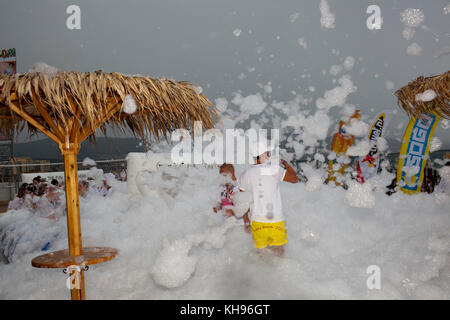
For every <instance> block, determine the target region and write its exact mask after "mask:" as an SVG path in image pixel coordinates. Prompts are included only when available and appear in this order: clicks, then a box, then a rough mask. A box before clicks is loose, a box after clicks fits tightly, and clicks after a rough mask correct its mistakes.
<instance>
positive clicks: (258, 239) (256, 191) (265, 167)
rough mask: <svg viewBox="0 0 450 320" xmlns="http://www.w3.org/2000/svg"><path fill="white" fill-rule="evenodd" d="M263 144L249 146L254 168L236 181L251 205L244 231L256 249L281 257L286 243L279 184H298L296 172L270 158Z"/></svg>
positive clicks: (246, 171)
mask: <svg viewBox="0 0 450 320" xmlns="http://www.w3.org/2000/svg"><path fill="white" fill-rule="evenodd" d="M271 152H272V148H271V147H270V146H269V145H268V144H267V142H266V141H262V142H259V143H253V144H252V145H251V153H252V156H253V157H254V158H255V160H256V164H254V165H252V166H251V167H250V168H247V169H246V170H245V171H244V172H243V173H242V174H241V176H240V177H239V179H238V187H239V189H240V190H241V191H243V192H251V193H252V195H253V201H252V205H251V206H250V208H251V209H250V210H248V211H247V212H246V213H245V214H244V216H243V218H244V222H245V229H246V231H247V232H248V233H250V232H251V233H252V236H253V241H254V243H255V246H256V248H257V249H263V248H266V247H269V248H271V249H273V250H274V252H275V253H276V254H277V255H279V256H282V255H283V254H284V244H286V243H287V242H288V240H287V234H286V229H285V224H284V220H285V219H284V216H283V211H282V206H281V194H280V186H279V184H280V182H281V181H286V182H290V183H297V182H298V177H297V174H296V172H295V170H294V169H293V168H292V167H291V166H290V165H289V164H288V163H287V162H286V161H285V160H283V159H280V160H278V159H277V158H276V157H271Z"/></svg>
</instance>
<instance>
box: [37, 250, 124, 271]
mask: <svg viewBox="0 0 450 320" xmlns="http://www.w3.org/2000/svg"><path fill="white" fill-rule="evenodd" d="M118 253H119V251H118V250H117V249H114V248H108V247H86V248H83V251H82V254H81V255H79V256H71V255H70V254H69V249H65V250H60V251H55V252H50V253H47V254H44V255H42V256H38V257H36V258H34V259H33V260H31V265H32V266H33V267H36V268H67V267H69V266H74V265H76V266H89V265H92V264H97V263H102V262H106V261H109V260H112V259H114V258H115V257H116V256H117V254H118Z"/></svg>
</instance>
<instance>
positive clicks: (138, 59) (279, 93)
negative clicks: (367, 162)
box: [0, 0, 450, 147]
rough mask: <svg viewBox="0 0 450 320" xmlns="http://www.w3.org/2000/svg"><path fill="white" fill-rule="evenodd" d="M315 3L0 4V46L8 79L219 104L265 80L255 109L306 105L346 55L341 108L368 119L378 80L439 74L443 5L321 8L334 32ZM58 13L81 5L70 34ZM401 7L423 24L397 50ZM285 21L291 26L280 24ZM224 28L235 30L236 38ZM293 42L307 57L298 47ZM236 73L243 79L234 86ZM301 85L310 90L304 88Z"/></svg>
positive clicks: (444, 37)
mask: <svg viewBox="0 0 450 320" xmlns="http://www.w3.org/2000/svg"><path fill="white" fill-rule="evenodd" d="M319 2H320V1H319V0H282V1H281V0H280V1H273V0H247V1H243V0H220V1H219V0H160V1H137V0H130V1H119V0H95V1H93V0H90V1H80V0H70V1H61V0H40V1H31V0H29V1H25V0H14V1H9V0H8V1H6V0H1V6H0V7H1V11H0V39H1V41H0V47H1V48H12V47H14V48H16V50H17V61H18V62H17V65H18V72H27V71H28V69H30V68H31V67H32V65H33V63H35V62H39V61H44V62H46V63H48V64H50V65H53V66H55V67H57V68H60V69H67V70H79V71H94V70H98V69H102V70H104V71H105V72H112V71H117V72H123V73H126V74H149V75H151V76H155V77H157V76H165V77H172V78H174V79H176V80H189V81H192V82H194V83H197V84H199V85H200V86H202V88H203V90H204V93H205V94H206V96H207V97H208V98H209V99H210V100H211V101H214V99H216V98H218V97H225V98H226V99H228V101H230V100H231V99H232V93H233V92H235V91H237V90H239V89H240V90H241V91H242V94H243V95H248V94H253V93H256V92H261V91H262V89H261V88H259V87H258V85H257V84H258V83H261V84H266V83H267V82H269V81H270V82H272V87H273V93H272V95H271V97H270V98H269V99H267V100H268V101H267V102H271V101H272V100H277V101H289V100H290V99H292V98H293V95H292V93H291V91H293V90H294V91H296V92H297V93H303V94H305V96H307V97H312V98H313V101H315V99H317V98H318V97H321V96H322V95H323V93H324V91H325V90H329V89H332V88H333V87H334V86H336V84H333V82H332V78H333V77H332V76H330V75H329V74H327V75H323V74H322V70H329V68H330V66H331V65H334V64H340V63H342V62H343V60H344V59H345V57H347V56H353V57H354V58H355V59H356V64H355V67H354V69H353V70H352V71H351V72H350V73H349V74H351V75H352V79H353V81H354V83H355V84H356V85H357V86H358V90H357V92H356V93H353V94H351V95H350V96H349V97H348V99H347V101H348V102H349V103H352V104H355V105H356V106H357V107H358V108H359V109H360V110H362V113H363V114H366V115H368V116H373V115H375V114H376V113H377V111H380V110H383V109H386V108H395V107H396V99H395V97H394V95H393V92H394V90H387V89H386V86H385V82H386V81H387V80H389V81H392V82H393V83H394V85H395V89H398V88H399V87H401V86H403V85H406V84H407V83H408V82H409V81H411V80H414V79H415V78H417V77H418V76H420V75H424V76H428V75H432V74H437V73H442V72H444V71H447V70H448V69H450V68H449V66H450V55H445V54H444V55H441V56H440V57H437V56H439V55H440V54H441V53H443V52H446V51H450V14H447V15H445V14H444V10H443V8H444V7H445V6H447V5H448V4H449V0H432V1H423V0H399V1H392V0H371V1H366V0H362V1H361V0H358V1H351V0H328V3H329V4H330V9H331V11H332V12H333V13H334V14H335V18H336V21H335V25H336V27H335V28H334V29H323V28H321V25H320V11H319ZM70 4H76V5H79V6H80V8H81V30H68V29H67V28H66V19H67V17H68V16H69V15H68V14H66V8H67V6H68V5H70ZM371 4H375V5H378V6H380V8H381V15H382V17H383V21H384V23H383V26H382V29H381V30H379V31H376V32H373V31H370V30H368V29H367V27H366V19H367V17H368V16H369V15H368V14H366V9H367V7H368V6H369V5H371ZM406 8H417V9H420V10H422V12H423V13H424V15H425V21H424V23H423V27H419V28H416V33H415V35H414V38H413V39H412V40H409V41H408V40H405V39H404V38H403V36H402V30H403V28H404V25H403V24H402V22H401V21H400V13H401V12H402V11H403V10H404V9H406ZM296 12H298V13H299V15H298V17H297V19H296V20H295V21H294V22H291V21H290V19H289V16H290V15H292V14H293V13H296ZM235 29H240V30H242V32H241V34H240V35H239V37H236V36H235V35H234V34H233V31H234V30H235ZM301 37H304V39H305V40H306V42H307V48H303V47H302V46H300V45H299V44H298V42H297V40H298V39H299V38H301ZM413 42H417V43H418V44H419V45H420V46H421V47H422V49H423V52H422V54H421V55H420V56H411V55H407V53H406V50H407V47H408V46H409V45H410V44H411V43H413ZM333 49H335V50H337V51H339V55H337V54H333V52H332V51H333ZM248 68H254V71H253V72H249V69H248ZM250 70H253V69H250ZM241 73H244V74H245V76H246V78H245V79H242V80H241V79H239V75H240V74H241ZM302 74H310V75H311V76H310V77H309V78H302V77H301V75H302ZM311 85H313V86H315V87H316V90H315V91H314V92H310V91H309V90H308V86H311ZM407 121H408V120H407V117H406V115H405V114H404V113H403V112H398V114H397V115H396V116H395V119H393V121H392V122H391V125H390V128H389V130H388V134H390V135H391V136H392V137H401V135H402V134H403V131H404V127H405V126H406V124H407ZM401 123H403V127H401V126H399V124H401ZM449 130H450V129H448V130H444V129H443V128H442V126H440V127H439V128H438V130H437V131H436V133H435V135H436V136H438V137H439V138H440V139H441V140H442V141H443V142H444V144H445V146H446V147H450V137H449ZM330 134H332V133H330Z"/></svg>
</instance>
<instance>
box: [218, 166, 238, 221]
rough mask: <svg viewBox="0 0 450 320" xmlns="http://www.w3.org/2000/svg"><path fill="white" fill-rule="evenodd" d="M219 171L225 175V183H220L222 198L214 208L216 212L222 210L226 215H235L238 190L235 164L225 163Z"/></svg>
mask: <svg viewBox="0 0 450 320" xmlns="http://www.w3.org/2000/svg"><path fill="white" fill-rule="evenodd" d="M219 173H220V174H221V175H222V176H223V177H224V179H225V183H223V184H221V185H220V199H219V201H218V202H217V205H216V206H215V207H214V208H213V210H214V212H216V213H217V212H219V211H222V212H223V214H224V215H225V217H227V218H228V217H231V216H234V211H233V207H234V202H233V197H234V195H235V191H236V185H235V182H236V180H237V179H236V176H235V175H234V166H233V165H232V164H229V163H224V164H223V165H221V166H220V168H219Z"/></svg>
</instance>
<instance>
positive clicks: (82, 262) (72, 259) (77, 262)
mask: <svg viewBox="0 0 450 320" xmlns="http://www.w3.org/2000/svg"><path fill="white" fill-rule="evenodd" d="M118 253H119V251H118V250H117V249H114V248H108V247H86V248H83V250H82V252H81V255H79V256H71V255H70V253H69V249H65V250H59V251H55V252H50V253H47V254H43V255H41V256H38V257H36V258H34V259H33V260H31V265H32V266H33V267H36V268H64V270H63V271H64V273H68V274H70V283H71V285H70V283H69V289H70V290H71V296H72V300H84V299H85V293H84V271H85V270H87V266H89V265H92V264H97V263H102V262H106V261H109V260H112V259H114V258H115V257H116V256H117V255H118ZM68 281H69V280H68Z"/></svg>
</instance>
